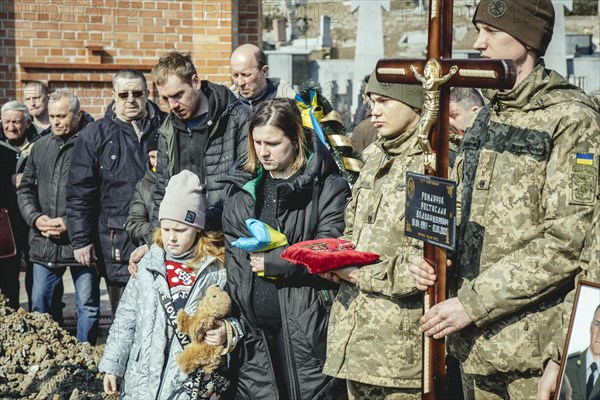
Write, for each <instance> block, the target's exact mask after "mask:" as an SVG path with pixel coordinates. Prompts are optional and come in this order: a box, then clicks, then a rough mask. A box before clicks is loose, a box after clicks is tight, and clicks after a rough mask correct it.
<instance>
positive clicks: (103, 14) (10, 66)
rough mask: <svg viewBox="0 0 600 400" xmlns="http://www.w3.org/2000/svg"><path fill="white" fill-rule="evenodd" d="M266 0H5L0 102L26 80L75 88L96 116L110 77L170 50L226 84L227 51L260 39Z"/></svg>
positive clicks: (106, 99) (146, 68)
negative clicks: (183, 54)
mask: <svg viewBox="0 0 600 400" xmlns="http://www.w3.org/2000/svg"><path fill="white" fill-rule="evenodd" d="M261 30H262V10H261V0H156V1H155V0H137V1H129V0H2V2H1V3H0V46H1V48H2V51H1V52H0V104H3V103H4V102H6V101H8V100H12V99H15V98H16V99H18V100H22V95H23V93H22V92H23V91H22V88H23V85H24V83H26V82H27V81H31V80H41V81H46V82H48V84H49V85H50V87H51V89H57V90H63V89H66V90H70V91H73V93H75V94H76V95H77V96H78V97H79V98H80V100H81V104H82V107H83V108H84V109H85V110H86V111H88V112H90V113H91V114H92V115H94V117H100V116H102V115H103V113H104V110H105V108H106V106H107V105H108V104H109V103H110V100H111V99H110V93H111V85H110V82H111V77H112V74H114V73H115V72H116V71H118V70H120V69H123V68H134V69H138V70H141V71H142V72H144V73H145V74H146V78H147V79H148V81H149V89H150V90H151V92H152V93H151V97H152V98H153V99H154V100H155V101H157V100H158V97H157V92H156V89H155V87H154V85H153V84H152V82H151V75H150V70H151V69H152V67H153V66H154V65H155V64H156V62H157V60H158V58H159V57H160V56H161V55H162V54H163V53H165V52H167V51H169V50H172V49H177V50H182V51H190V52H191V53H192V56H193V58H194V62H195V65H196V68H197V70H198V74H199V75H200V77H201V78H202V79H209V80H211V81H214V82H222V83H229V82H230V79H229V67H228V65H229V64H228V59H229V54H230V52H231V51H232V50H233V49H234V48H235V47H237V46H238V45H239V44H242V43H255V44H259V43H260V41H261Z"/></svg>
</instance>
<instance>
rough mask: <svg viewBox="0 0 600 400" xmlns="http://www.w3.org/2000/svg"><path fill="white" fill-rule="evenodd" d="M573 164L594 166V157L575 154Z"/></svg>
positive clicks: (587, 154)
mask: <svg viewBox="0 0 600 400" xmlns="http://www.w3.org/2000/svg"><path fill="white" fill-rule="evenodd" d="M575 157H576V158H575V162H576V163H577V164H578V165H594V155H593V154H589V153H577V155H576V156H575Z"/></svg>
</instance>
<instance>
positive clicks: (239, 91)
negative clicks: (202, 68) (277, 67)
mask: <svg viewBox="0 0 600 400" xmlns="http://www.w3.org/2000/svg"><path fill="white" fill-rule="evenodd" d="M229 65H230V67H231V80H232V81H233V91H234V93H235V95H236V96H237V97H238V99H240V101H241V102H242V104H243V105H245V106H246V107H247V108H248V109H249V110H250V112H253V111H254V110H256V109H257V108H258V105H259V104H260V102H262V101H264V100H267V99H272V98H274V97H292V98H293V97H294V95H295V93H293V90H291V88H290V87H289V85H288V84H286V83H285V82H282V81H281V80H280V79H278V78H267V76H268V75H269V65H268V64H267V56H266V55H265V53H264V52H263V51H262V50H261V49H259V48H258V47H256V46H255V45H253V44H249V43H246V44H243V45H241V46H239V47H238V48H237V49H235V50H234V51H233V53H231V58H230V59H229ZM284 89H290V93H291V96H289V95H286V94H285V93H284Z"/></svg>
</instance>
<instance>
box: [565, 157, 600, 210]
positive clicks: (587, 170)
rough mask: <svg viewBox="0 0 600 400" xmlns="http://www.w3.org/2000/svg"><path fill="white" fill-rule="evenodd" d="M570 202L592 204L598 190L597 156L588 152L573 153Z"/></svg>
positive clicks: (594, 201)
mask: <svg viewBox="0 0 600 400" xmlns="http://www.w3.org/2000/svg"><path fill="white" fill-rule="evenodd" d="M570 175H571V182H570V186H571V188H570V189H571V194H570V198H569V203H570V204H576V205H586V206H589V205H594V204H595V203H596V194H597V192H598V157H597V156H596V155H594V154H590V153H575V154H573V155H572V161H571V166H570Z"/></svg>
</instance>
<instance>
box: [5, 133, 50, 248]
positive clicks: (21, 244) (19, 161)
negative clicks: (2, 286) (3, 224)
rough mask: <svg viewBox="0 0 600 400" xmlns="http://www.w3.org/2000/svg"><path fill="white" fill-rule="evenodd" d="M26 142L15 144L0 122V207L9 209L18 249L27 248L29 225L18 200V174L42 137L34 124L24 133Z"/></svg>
mask: <svg viewBox="0 0 600 400" xmlns="http://www.w3.org/2000/svg"><path fill="white" fill-rule="evenodd" d="M24 135H25V142H24V143H23V144H22V145H21V146H19V147H16V146H13V145H12V144H10V143H9V141H8V139H7V138H6V136H5V135H4V131H3V129H2V124H0V208H6V209H7V210H8V216H9V219H10V224H11V227H12V231H13V235H14V238H15V243H16V245H17V250H18V251H21V249H24V248H27V233H28V232H29V227H28V226H27V224H26V223H25V221H24V220H23V218H22V216H21V212H20V211H19V205H18V202H17V188H16V174H18V173H22V172H23V170H24V169H25V164H26V162H27V157H28V155H29V152H30V151H31V149H32V148H33V145H34V143H35V142H36V141H37V140H38V139H39V138H40V135H38V133H37V131H36V130H35V127H34V126H33V124H31V125H30V126H29V128H27V130H26V131H25V133H24Z"/></svg>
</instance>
